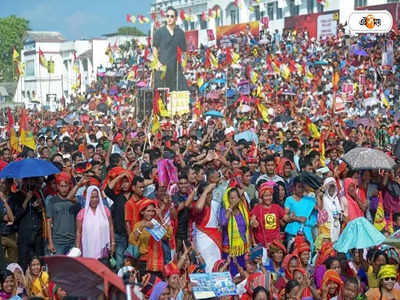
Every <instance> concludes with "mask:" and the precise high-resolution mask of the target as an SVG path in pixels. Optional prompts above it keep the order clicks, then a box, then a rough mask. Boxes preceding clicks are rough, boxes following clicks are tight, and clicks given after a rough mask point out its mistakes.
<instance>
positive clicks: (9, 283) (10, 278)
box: [0, 270, 17, 300]
mask: <svg viewBox="0 0 400 300" xmlns="http://www.w3.org/2000/svg"><path fill="white" fill-rule="evenodd" d="M0 284H1V291H0V300H8V299H10V298H12V297H14V296H15V295H16V292H17V284H16V280H15V277H14V274H13V273H12V272H11V271H9V270H6V271H5V272H4V273H3V274H2V275H1V277H0Z"/></svg>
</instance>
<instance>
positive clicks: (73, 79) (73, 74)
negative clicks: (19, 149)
mask: <svg viewBox="0 0 400 300" xmlns="http://www.w3.org/2000/svg"><path fill="white" fill-rule="evenodd" d="M132 39H136V40H138V41H139V43H142V44H143V43H145V42H146V37H135V36H126V35H114V36H110V37H104V38H103V37H102V38H93V39H89V40H74V41H67V40H66V39H65V38H64V37H63V36H62V35H61V34H60V33H58V32H48V31H28V32H27V34H26V36H25V38H24V42H23V49H22V51H21V61H22V62H23V63H24V65H25V68H24V75H23V76H21V77H20V78H19V81H18V84H17V90H16V93H15V96H14V102H16V103H23V104H24V105H25V106H27V107H29V108H33V107H34V106H37V107H38V108H39V107H44V108H47V109H50V110H56V109H57V108H59V107H60V106H61V102H62V101H61V99H63V100H64V101H65V104H67V103H68V102H69V101H70V99H71V96H72V95H74V94H77V93H80V92H85V91H86V87H87V86H89V85H90V84H91V83H92V82H93V81H95V80H96V76H97V70H98V68H102V67H103V68H108V67H111V64H110V62H109V57H108V56H107V55H106V49H107V47H108V45H111V46H113V47H114V48H115V47H118V46H119V45H121V44H124V43H126V42H127V41H132ZM40 51H41V52H42V53H43V56H44V58H45V59H46V60H47V61H51V62H52V63H51V64H52V66H53V67H52V69H49V68H46V67H44V66H43V65H42V64H41V63H40V59H39V52H40ZM113 55H114V58H115V59H117V58H118V57H119V53H118V51H114V53H113ZM79 74H80V82H81V84H80V88H79V89H73V87H74V85H76V84H77V82H78V76H79Z"/></svg>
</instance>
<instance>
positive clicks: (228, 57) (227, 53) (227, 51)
mask: <svg viewBox="0 0 400 300" xmlns="http://www.w3.org/2000/svg"><path fill="white" fill-rule="evenodd" d="M225 56H226V58H225V61H226V64H227V65H231V64H232V51H231V48H229V47H227V48H226V49H225Z"/></svg>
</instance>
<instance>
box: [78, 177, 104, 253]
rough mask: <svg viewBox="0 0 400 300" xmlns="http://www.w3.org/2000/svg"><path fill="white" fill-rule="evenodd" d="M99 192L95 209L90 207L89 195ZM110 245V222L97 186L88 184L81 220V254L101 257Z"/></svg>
mask: <svg viewBox="0 0 400 300" xmlns="http://www.w3.org/2000/svg"><path fill="white" fill-rule="evenodd" d="M94 191H97V192H98V194H99V204H98V205H97V207H96V211H95V212H93V210H92V209H91V208H90V206H89V203H90V196H91V194H92V192H94ZM109 246H110V224H109V222H108V217H107V213H106V210H105V207H104V204H103V199H102V198H101V193H100V190H99V188H98V187H97V186H94V185H92V186H90V187H89V188H88V189H87V193H86V202H85V215H84V218H83V222H82V256H84V257H92V258H96V259H98V258H102V256H103V250H104V248H105V247H107V248H108V247H109Z"/></svg>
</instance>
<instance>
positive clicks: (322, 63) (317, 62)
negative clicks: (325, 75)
mask: <svg viewBox="0 0 400 300" xmlns="http://www.w3.org/2000/svg"><path fill="white" fill-rule="evenodd" d="M314 64H316V65H327V64H328V62H327V61H325V60H317V61H316V62H314Z"/></svg>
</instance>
